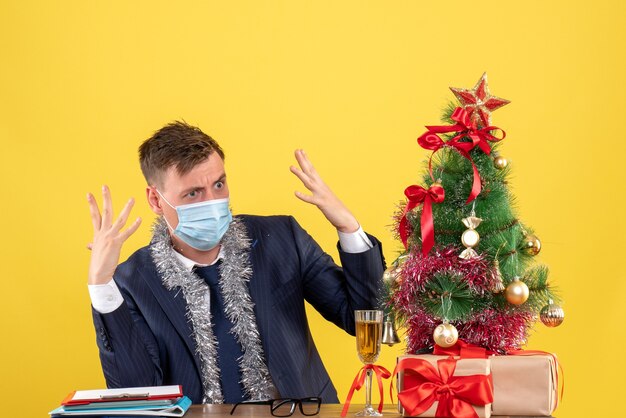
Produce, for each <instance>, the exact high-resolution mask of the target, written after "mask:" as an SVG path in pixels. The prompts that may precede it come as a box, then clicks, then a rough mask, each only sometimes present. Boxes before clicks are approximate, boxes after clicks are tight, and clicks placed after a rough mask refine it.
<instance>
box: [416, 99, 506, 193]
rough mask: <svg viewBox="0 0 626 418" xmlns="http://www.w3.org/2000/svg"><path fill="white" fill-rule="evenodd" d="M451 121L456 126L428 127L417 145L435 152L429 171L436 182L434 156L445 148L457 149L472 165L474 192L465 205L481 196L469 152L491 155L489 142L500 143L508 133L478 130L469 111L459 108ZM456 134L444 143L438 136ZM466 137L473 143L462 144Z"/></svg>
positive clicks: (478, 175)
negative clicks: (480, 151) (474, 150)
mask: <svg viewBox="0 0 626 418" xmlns="http://www.w3.org/2000/svg"><path fill="white" fill-rule="evenodd" d="M451 119H452V120H453V121H455V122H456V124H454V125H448V126H427V127H426V128H427V129H428V131H427V132H426V133H424V134H423V135H422V136H420V137H419V138H417V143H418V144H420V146H421V147H422V148H424V149H429V150H432V151H433V154H431V156H430V160H429V162H428V171H429V172H430V177H431V178H432V179H433V180H434V177H433V170H432V158H433V157H432V156H433V155H434V154H435V152H437V151H438V150H440V149H441V148H443V147H451V148H454V149H456V150H457V151H458V152H459V153H460V154H461V155H462V156H463V157H465V158H467V160H468V161H469V162H470V163H471V164H472V170H473V172H474V181H473V183H472V190H471V192H470V195H469V197H468V198H467V201H466V202H465V204H468V203H469V202H471V201H472V200H474V199H475V198H476V196H478V195H479V194H480V191H481V188H482V186H481V184H480V174H479V173H478V168H476V164H474V160H472V157H470V155H469V152H470V151H471V150H472V149H474V148H475V147H478V148H480V149H481V150H482V151H483V152H484V153H485V154H487V155H489V154H491V146H490V145H489V142H498V141H501V140H503V139H504V138H505V137H506V133H505V132H504V131H503V130H502V129H500V128H498V127H496V126H485V127H484V128H480V129H479V128H477V127H476V124H475V123H474V122H472V121H471V118H470V115H469V113H468V112H467V110H465V109H463V108H461V107H457V108H456V109H455V110H454V112H453V113H452V116H451ZM491 131H499V132H502V137H501V138H498V137H496V136H494V135H492V134H491ZM450 132H455V133H457V135H456V136H455V137H454V138H452V139H451V140H449V141H447V142H444V140H443V139H441V138H440V137H439V135H438V134H441V133H450ZM464 137H469V138H470V139H471V142H460V140H461V139H462V138H464Z"/></svg>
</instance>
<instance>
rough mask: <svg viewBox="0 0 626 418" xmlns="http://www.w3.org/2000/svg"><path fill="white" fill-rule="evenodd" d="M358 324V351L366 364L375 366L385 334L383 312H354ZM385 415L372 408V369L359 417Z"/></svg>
mask: <svg viewBox="0 0 626 418" xmlns="http://www.w3.org/2000/svg"><path fill="white" fill-rule="evenodd" d="M354 320H355V323H356V350H357V353H359V359H360V360H361V362H362V363H364V364H373V363H374V362H376V360H378V355H379V354H380V341H381V339H382V332H383V311H377V310H369V311H354ZM382 415H383V414H381V413H380V412H378V411H377V410H376V409H374V408H372V369H368V370H367V376H366V379H365V408H364V409H363V410H362V411H360V412H358V413H357V414H356V416H357V417H381V416H382Z"/></svg>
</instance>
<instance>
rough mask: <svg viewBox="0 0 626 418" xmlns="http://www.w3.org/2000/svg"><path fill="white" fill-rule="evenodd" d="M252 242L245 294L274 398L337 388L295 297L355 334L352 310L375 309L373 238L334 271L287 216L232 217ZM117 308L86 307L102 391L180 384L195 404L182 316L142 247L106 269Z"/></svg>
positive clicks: (195, 370)
mask: <svg viewBox="0 0 626 418" xmlns="http://www.w3.org/2000/svg"><path fill="white" fill-rule="evenodd" d="M240 218H241V219H242V220H243V222H244V224H245V226H246V228H247V231H248V237H249V238H250V240H251V243H252V248H251V251H250V259H251V262H252V268H253V276H252V278H251V279H250V282H249V289H250V296H251V298H252V300H253V302H254V303H255V314H256V319H257V325H258V328H259V332H260V335H261V342H262V344H263V349H264V350H265V356H266V362H267V366H268V368H269V371H270V374H271V376H272V380H273V381H274V383H275V385H276V387H277V389H278V391H279V392H280V395H281V396H282V397H293V398H303V397H308V396H321V397H322V399H323V401H324V402H331V403H333V402H338V399H337V392H336V390H335V388H334V386H333V384H332V382H331V381H330V377H329V376H328V373H327V372H326V369H325V368H324V365H323V364H322V360H321V359H320V356H319V353H318V352H317V349H316V348H315V344H314V342H313V338H312V337H311V333H310V331H309V326H308V323H307V319H306V313H305V307H304V301H305V300H306V301H308V302H309V303H310V304H311V305H313V306H314V307H315V309H317V311H319V312H320V313H321V314H322V316H323V317H324V318H326V319H327V320H329V321H331V322H333V323H335V324H336V325H337V326H339V327H340V328H343V329H344V330H346V331H347V332H349V333H350V334H352V335H354V327H355V326H354V310H355V309H372V308H375V307H376V306H377V297H378V291H379V288H380V286H381V278H382V274H383V271H384V259H383V255H382V248H381V244H380V242H379V241H378V240H377V239H376V238H374V237H372V236H369V238H370V240H371V241H372V243H373V244H374V248H372V249H370V250H368V251H366V252H365V253H360V254H348V253H344V252H342V251H341V249H339V252H340V258H341V264H342V266H343V269H342V268H340V267H338V266H337V265H336V264H335V263H334V262H333V260H332V258H331V257H330V256H329V255H328V254H326V253H324V252H323V251H322V249H321V248H320V247H319V245H317V243H316V242H315V241H314V240H313V239H312V238H311V236H310V235H308V234H307V233H306V231H304V230H303V229H302V228H301V227H300V225H298V223H297V222H296V221H295V219H293V218H292V217H287V216H269V217H261V216H250V215H241V216H240ZM114 279H115V282H116V284H117V285H118V287H119V289H120V291H121V292H122V295H123V296H124V300H125V303H124V304H122V306H120V307H119V308H118V309H116V310H115V311H114V312H111V313H108V314H100V313H98V312H96V311H95V310H94V311H93V320H94V325H95V328H96V336H97V343H98V348H99V350H100V360H101V362H102V369H103V371H104V375H105V378H106V381H107V385H108V386H109V387H131V386H153V385H169V384H180V385H182V386H183V392H184V393H185V395H187V396H188V397H190V398H191V400H192V401H193V402H194V403H201V402H202V382H201V380H200V374H199V370H200V363H199V362H200V360H199V358H198V356H197V355H196V354H195V353H196V344H195V341H194V340H193V337H192V328H191V324H190V323H189V322H188V321H187V318H186V316H185V312H186V302H185V299H184V298H183V295H182V292H178V291H177V290H176V289H174V290H171V291H169V290H167V289H166V288H165V287H164V286H163V284H162V283H161V278H160V277H159V274H158V273H157V271H156V267H155V265H154V262H153V261H152V258H151V256H150V249H149V247H144V248H141V249H140V250H138V251H137V252H135V253H134V254H133V255H132V256H131V257H130V258H129V259H128V260H127V261H125V262H124V263H122V264H120V265H119V266H118V268H117V270H116V272H115V276H114Z"/></svg>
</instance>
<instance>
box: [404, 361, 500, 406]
mask: <svg viewBox="0 0 626 418" xmlns="http://www.w3.org/2000/svg"><path fill="white" fill-rule="evenodd" d="M455 369H456V360H455V359H454V358H452V357H449V358H446V359H441V360H437V369H435V367H434V366H433V365H432V364H430V363H429V362H428V361H426V360H422V359H419V358H405V359H402V360H401V361H400V362H399V363H398V365H397V366H396V369H395V370H394V372H393V373H394V375H395V374H396V373H398V372H401V371H405V373H406V371H410V372H412V373H413V377H414V378H415V380H416V381H417V384H416V385H415V386H414V387H412V388H409V389H406V390H403V391H402V392H400V393H398V400H399V401H400V403H401V404H402V406H403V408H404V409H405V410H406V414H407V416H412V417H414V416H417V415H419V414H421V413H423V412H424V411H426V410H428V408H430V407H431V406H432V404H433V403H435V402H436V401H437V402H438V404H437V411H436V413H435V416H437V417H476V418H478V414H477V413H476V411H475V410H474V408H473V407H472V405H477V406H484V405H487V404H490V403H492V402H493V383H492V381H491V375H484V374H476V375H470V376H454V370H455Z"/></svg>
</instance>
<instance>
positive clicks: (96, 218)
mask: <svg viewBox="0 0 626 418" xmlns="http://www.w3.org/2000/svg"><path fill="white" fill-rule="evenodd" d="M87 202H88V203H89V214H90V215H91V223H92V224H93V231H94V232H98V231H99V230H100V227H101V225H102V217H101V216H100V209H99V208H98V202H96V199H95V198H94V197H93V195H92V194H91V193H87Z"/></svg>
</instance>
